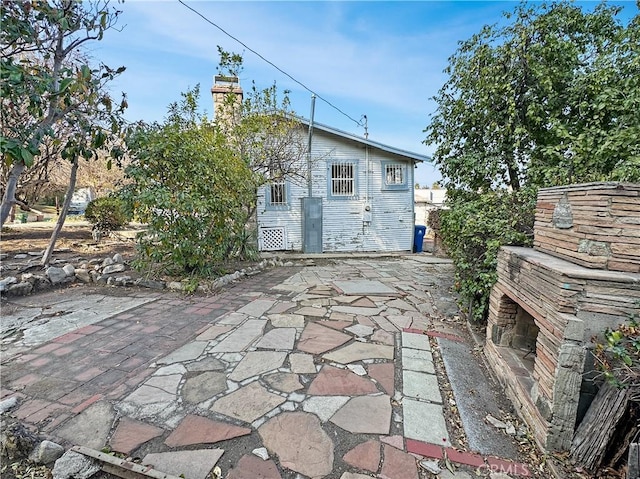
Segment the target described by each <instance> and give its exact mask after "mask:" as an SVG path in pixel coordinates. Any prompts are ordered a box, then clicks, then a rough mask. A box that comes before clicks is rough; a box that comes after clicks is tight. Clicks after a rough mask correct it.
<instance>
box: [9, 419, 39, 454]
mask: <svg viewBox="0 0 640 479" xmlns="http://www.w3.org/2000/svg"><path fill="white" fill-rule="evenodd" d="M37 443H38V438H37V437H36V435H35V434H34V433H32V432H31V431H29V430H28V429H27V428H26V427H24V426H23V425H22V424H20V423H19V422H15V423H13V424H10V425H9V426H7V428H6V429H4V430H3V431H2V433H1V434H0V453H1V454H0V456H2V457H3V458H7V459H9V460H14V459H21V458H24V457H28V456H29V453H30V452H31V451H32V450H33V448H34V447H35V446H36V444H37Z"/></svg>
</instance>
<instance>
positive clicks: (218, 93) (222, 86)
mask: <svg viewBox="0 0 640 479" xmlns="http://www.w3.org/2000/svg"><path fill="white" fill-rule="evenodd" d="M229 94H232V95H234V96H235V99H234V101H235V104H236V105H239V104H240V103H241V102H242V99H243V92H242V88H241V87H240V80H239V79H238V77H236V76H224V75H216V76H214V77H213V86H212V87H211V95H212V96H213V118H214V120H216V119H217V120H219V119H220V116H221V115H222V113H221V110H222V107H223V105H224V104H225V101H229V100H228V99H227V95H229Z"/></svg>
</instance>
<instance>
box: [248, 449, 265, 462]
mask: <svg viewBox="0 0 640 479" xmlns="http://www.w3.org/2000/svg"><path fill="white" fill-rule="evenodd" d="M251 453H252V454H254V455H256V456H258V457H259V458H260V459H262V460H263V461H266V460H267V459H269V451H267V448H266V447H258V448H256V449H254V450H253V451H251Z"/></svg>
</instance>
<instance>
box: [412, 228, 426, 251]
mask: <svg viewBox="0 0 640 479" xmlns="http://www.w3.org/2000/svg"><path fill="white" fill-rule="evenodd" d="M426 232H427V227H426V226H422V225H416V226H415V227H414V230H413V252H414V253H422V241H423V240H424V235H425V233H426Z"/></svg>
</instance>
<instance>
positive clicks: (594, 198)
mask: <svg viewBox="0 0 640 479" xmlns="http://www.w3.org/2000/svg"><path fill="white" fill-rule="evenodd" d="M534 235H535V239H534V247H533V248H520V247H504V248H502V249H501V251H500V253H499V256H498V282H497V283H496V285H495V286H494V288H493V290H492V292H491V298H490V311H489V319H488V325H487V343H486V348H485V351H486V355H487V358H488V361H489V364H490V365H491V367H492V368H493V370H494V372H495V373H496V375H497V376H498V378H499V380H500V382H501V384H502V385H503V386H504V388H505V391H506V393H507V395H508V396H509V398H510V399H511V401H512V402H513V404H514V407H515V408H516V410H517V412H518V413H519V414H520V416H521V417H522V418H523V419H524V420H525V421H526V422H527V423H528V425H529V426H530V427H531V429H532V430H533V432H534V434H535V439H536V441H537V442H538V444H539V445H540V446H541V447H542V448H543V449H546V450H550V451H552V450H568V449H569V447H570V445H571V440H572V438H573V434H574V431H575V429H576V427H577V425H578V424H579V422H580V420H581V419H582V416H583V415H584V413H585V412H586V409H587V408H588V406H589V404H590V402H591V400H592V399H593V397H594V395H595V393H596V392H597V388H598V384H599V383H598V375H597V374H596V372H595V371H594V363H593V356H592V355H591V354H590V350H591V349H592V348H593V343H592V341H591V338H592V337H593V336H598V335H601V333H602V332H603V331H604V330H605V328H614V327H617V326H618V325H619V324H621V323H623V322H625V321H626V320H628V318H629V317H630V316H631V315H632V314H634V313H635V314H638V313H639V312H640V184H629V183H590V184H584V185H572V186H566V187H556V188H546V189H541V190H540V192H539V194H538V201H537V206H536V222H535V229H534Z"/></svg>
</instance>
